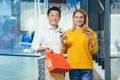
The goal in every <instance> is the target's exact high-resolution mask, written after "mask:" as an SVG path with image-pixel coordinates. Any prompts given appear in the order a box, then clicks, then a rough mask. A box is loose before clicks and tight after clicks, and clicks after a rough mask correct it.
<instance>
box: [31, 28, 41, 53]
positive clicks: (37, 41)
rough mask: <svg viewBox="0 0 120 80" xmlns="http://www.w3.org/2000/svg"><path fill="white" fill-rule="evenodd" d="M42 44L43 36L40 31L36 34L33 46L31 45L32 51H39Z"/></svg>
mask: <svg viewBox="0 0 120 80" xmlns="http://www.w3.org/2000/svg"><path fill="white" fill-rule="evenodd" d="M41 43H42V35H41V32H40V30H37V31H36V32H35V35H34V38H33V41H32V45H31V47H32V49H33V50H34V51H38V48H39V47H40V45H41Z"/></svg>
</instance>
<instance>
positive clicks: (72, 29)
mask: <svg viewBox="0 0 120 80" xmlns="http://www.w3.org/2000/svg"><path fill="white" fill-rule="evenodd" d="M77 12H79V13H82V14H83V15H84V18H85V21H84V24H83V25H82V29H83V30H84V29H88V16H87V14H86V12H85V11H84V10H83V9H76V10H75V11H74V12H73V16H72V19H73V18H74V16H75V14H76V13H77ZM75 29H76V26H75V24H74V22H73V25H72V28H71V29H70V30H71V31H74V30H75Z"/></svg>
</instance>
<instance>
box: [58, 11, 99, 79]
mask: <svg viewBox="0 0 120 80" xmlns="http://www.w3.org/2000/svg"><path fill="white" fill-rule="evenodd" d="M72 20H73V26H72V28H71V29H69V30H67V31H66V36H65V35H64V36H60V39H61V43H62V44H61V51H62V52H63V53H67V54H68V62H69V64H70V66H71V70H70V72H69V76H70V80H92V69H93V60H92V55H93V54H94V53H95V52H96V50H97V41H96V37H95V33H94V31H93V30H92V29H91V28H89V26H88V16H87V14H86V13H85V11H84V10H82V9H77V10H75V11H74V13H73V17H72Z"/></svg>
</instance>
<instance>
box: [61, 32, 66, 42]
mask: <svg viewBox="0 0 120 80" xmlns="http://www.w3.org/2000/svg"><path fill="white" fill-rule="evenodd" d="M65 39H67V36H66V35H65V34H61V35H60V41H61V43H63V41H64V40H65Z"/></svg>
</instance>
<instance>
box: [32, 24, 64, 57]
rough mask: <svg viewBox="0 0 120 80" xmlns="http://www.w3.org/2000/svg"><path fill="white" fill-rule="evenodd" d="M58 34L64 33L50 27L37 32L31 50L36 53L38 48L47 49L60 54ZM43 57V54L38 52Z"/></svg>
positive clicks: (59, 29)
mask: <svg viewBox="0 0 120 80" xmlns="http://www.w3.org/2000/svg"><path fill="white" fill-rule="evenodd" d="M60 32H64V30H62V29H61V28H59V27H58V28H57V30H54V29H53V28H52V27H51V26H49V28H46V29H41V30H37V31H36V32H35V35H34V39H33V42H32V49H33V50H35V51H37V50H38V48H39V47H40V46H41V47H48V48H50V49H52V50H53V52H55V53H60V34H61V33H60ZM40 53H41V54H42V55H44V52H40Z"/></svg>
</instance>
